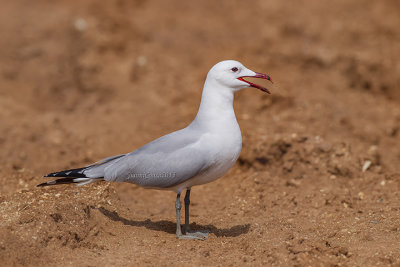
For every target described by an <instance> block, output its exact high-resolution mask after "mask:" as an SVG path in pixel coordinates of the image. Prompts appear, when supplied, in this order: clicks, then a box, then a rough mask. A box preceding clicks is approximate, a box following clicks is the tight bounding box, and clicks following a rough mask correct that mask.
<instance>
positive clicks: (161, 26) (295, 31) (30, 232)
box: [0, 0, 400, 266]
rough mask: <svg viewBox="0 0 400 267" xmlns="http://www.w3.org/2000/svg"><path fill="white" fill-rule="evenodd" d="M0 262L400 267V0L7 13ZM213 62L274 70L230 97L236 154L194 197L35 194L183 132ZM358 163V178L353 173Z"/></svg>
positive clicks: (124, 2) (0, 60)
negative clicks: (188, 236)
mask: <svg viewBox="0 0 400 267" xmlns="http://www.w3.org/2000/svg"><path fill="white" fill-rule="evenodd" d="M0 18H1V19H0V20H1V23H0V32H1V36H2V37H1V38H0V262H1V265H2V266H16V265H46V266H60V265H74V266H100V265H108V266H111V265H117V266H126V265H134V264H141V265H172V264H174V265H189V264H190V265H244V264H248V265H275V266H278V265H280V266H310V265H311V266H341V265H342V266H388V265H393V266H399V265H400V246H399V239H400V198H399V192H400V169H399V162H400V106H399V103H400V64H399V62H400V47H399V46H400V45H399V44H400V27H399V25H400V4H399V1H396V0H393V1H390V0H382V1H368V2H366V1H362V0H352V1H349V0H338V1H327V0H323V1H319V0H318V1H317V0H307V1H306V0H303V1H294V0H292V1H266V0H265V1H264V0H260V1H178V0H173V1H146V0H135V1H132V0H110V1H94V0H88V1H71V0H68V1H67V0H62V1H61V0H60V1H49V0H39V1H28V0H6V1H2V7H1V9H0ZM223 59H237V60H239V61H241V62H243V63H244V64H245V65H246V66H247V67H249V68H250V69H253V70H255V71H258V72H264V73H268V74H269V75H271V77H272V78H273V79H274V81H275V85H274V86H272V87H271V86H270V90H271V91H272V92H273V94H272V95H271V96H270V95H267V94H263V93H262V92H260V91H258V90H255V89H247V90H244V91H242V92H239V93H238V94H237V95H236V99H235V110H236V114H237V117H238V121H239V124H240V126H241V129H242V134H243V150H242V154H241V156H240V158H239V160H238V163H237V164H236V165H235V166H234V168H233V169H232V170H231V171H230V172H229V173H228V174H227V175H225V176H224V177H223V178H222V179H219V180H218V181H216V182H214V183H211V184H207V185H204V186H199V187H195V188H193V190H192V204H193V205H192V216H191V219H192V222H193V224H192V227H193V228H197V229H207V228H208V229H210V230H211V235H210V237H209V238H208V239H207V240H206V241H192V240H177V239H176V238H175V235H174V232H175V210H174V201H175V195H174V193H171V192H167V191H155V190H144V189H142V188H138V187H137V186H135V185H131V184H107V183H98V184H91V185H88V186H84V187H76V186H58V187H48V188H35V187H34V186H35V185H36V184H38V183H41V182H43V181H44V180H45V178H42V177H41V176H42V175H44V174H46V173H49V172H52V171H57V170H61V169H66V168H76V167H81V166H84V165H86V164H89V163H92V162H94V161H97V160H99V159H101V158H104V157H107V156H110V155H114V154H120V153H126V152H130V151H132V150H134V149H135V148H139V147H140V146H142V145H144V144H145V143H147V142H149V141H151V140H153V139H155V138H157V137H159V136H162V135H164V134H166V133H168V132H171V131H173V130H177V129H180V128H183V127H184V126H186V125H187V124H188V123H190V121H191V120H192V119H193V118H194V115H195V114H196V111H197V108H198V105H199V101H200V96H201V89H202V85H203V82H204V79H205V75H206V73H207V72H208V70H209V68H210V67H211V66H212V65H214V64H215V63H217V62H218V61H220V60H223ZM363 166H364V170H363Z"/></svg>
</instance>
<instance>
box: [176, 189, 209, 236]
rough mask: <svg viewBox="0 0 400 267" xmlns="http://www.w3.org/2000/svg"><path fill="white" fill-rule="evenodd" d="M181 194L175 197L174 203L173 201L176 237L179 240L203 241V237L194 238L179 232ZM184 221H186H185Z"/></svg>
mask: <svg viewBox="0 0 400 267" xmlns="http://www.w3.org/2000/svg"><path fill="white" fill-rule="evenodd" d="M181 208H182V205H181V194H180V193H178V194H177V195H176V201H175V209H176V237H177V238H179V239H201V240H204V239H205V238H204V237H201V236H196V235H188V234H187V233H185V235H183V234H182V230H181ZM185 221H186V219H185Z"/></svg>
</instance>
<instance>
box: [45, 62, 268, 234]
mask: <svg viewBox="0 0 400 267" xmlns="http://www.w3.org/2000/svg"><path fill="white" fill-rule="evenodd" d="M245 77H255V78H261V79H267V80H269V81H271V78H270V77H269V76H268V75H266V74H262V73H257V72H254V71H252V70H249V69H248V68H246V67H245V66H243V65H242V64H241V63H240V62H238V61H234V60H226V61H222V62H219V63H218V64H216V65H215V66H214V67H212V68H211V70H210V71H209V72H208V75H207V79H206V81H205V83H204V88H203V94H202V97H201V104H200V108H199V110H198V113H197V115H196V118H195V119H194V120H193V121H192V123H190V124H189V126H187V127H186V128H184V129H182V130H179V131H176V132H173V133H170V134H167V135H165V136H163V137H160V138H158V139H156V140H154V141H153V142H150V143H148V144H147V145H145V146H143V147H141V148H139V149H137V150H135V151H133V152H131V153H128V154H122V155H117V156H113V157H109V158H106V159H103V160H101V161H99V162H96V163H94V164H92V165H89V166H86V167H83V168H78V169H71V170H65V171H60V172H54V173H50V174H48V175H45V177H64V178H60V179H57V180H53V181H49V182H46V183H42V184H39V185H38V186H48V185H57V184H69V183H76V184H78V185H84V184H88V183H91V182H95V181H108V182H128V183H134V184H137V185H139V186H142V187H146V188H154V189H167V190H172V191H175V192H176V193H177V197H176V202H175V208H176V236H177V237H178V238H181V239H205V238H206V237H207V236H208V231H207V232H206V231H203V232H201V231H200V232H195V231H192V230H191V229H190V228H189V204H190V189H191V187H192V186H195V185H201V184H205V183H209V182H212V181H214V180H216V179H218V178H219V177H221V176H222V175H224V174H225V173H226V172H227V171H228V170H229V169H230V168H231V167H232V166H233V164H234V163H235V161H236V160H237V159H238V157H239V154H240V151H241V149H242V135H241V132H240V128H239V125H238V123H237V121H236V117H235V112H234V110H233V95H234V92H236V91H239V90H241V89H244V88H247V87H255V88H258V89H260V90H262V91H264V92H267V93H270V92H269V91H268V89H266V88H264V87H262V86H259V85H257V84H254V83H251V82H249V81H246V80H245V79H244V78H245ZM184 189H186V195H185V200H184V202H185V228H184V230H185V234H182V231H181V224H180V210H181V202H180V196H181V192H182V191H183V190H184Z"/></svg>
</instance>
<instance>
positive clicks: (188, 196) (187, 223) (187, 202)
mask: <svg viewBox="0 0 400 267" xmlns="http://www.w3.org/2000/svg"><path fill="white" fill-rule="evenodd" d="M189 205H190V188H188V189H187V190H186V195H185V233H187V232H189V231H190V226H189Z"/></svg>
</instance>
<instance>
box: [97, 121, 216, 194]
mask: <svg viewBox="0 0 400 267" xmlns="http://www.w3.org/2000/svg"><path fill="white" fill-rule="evenodd" d="M201 138H202V137H201V136H199V135H198V134H196V133H195V132H191V131H190V130H189V129H183V130H181V131H177V132H174V133H172V134H169V135H166V136H163V137H161V138H159V139H157V140H155V141H153V142H151V143H149V144H147V145H146V146H144V147H142V148H140V149H138V150H136V151H134V152H132V153H130V154H127V155H126V156H125V157H123V158H121V159H119V160H118V161H116V162H115V163H113V164H111V165H110V166H108V167H107V168H106V169H105V176H104V179H105V180H107V181H116V182H130V183H135V184H138V185H140V186H143V187H153V188H168V187H172V186H175V185H178V184H180V183H183V182H185V181H186V180H188V179H190V178H192V177H194V176H196V175H197V174H199V173H201V172H202V171H203V170H205V169H207V168H208V166H209V165H210V162H209V160H208V159H209V157H208V150H207V148H205V147H204V146H202V145H201V142H200V140H201Z"/></svg>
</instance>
